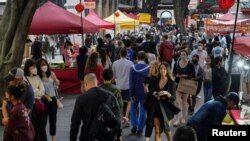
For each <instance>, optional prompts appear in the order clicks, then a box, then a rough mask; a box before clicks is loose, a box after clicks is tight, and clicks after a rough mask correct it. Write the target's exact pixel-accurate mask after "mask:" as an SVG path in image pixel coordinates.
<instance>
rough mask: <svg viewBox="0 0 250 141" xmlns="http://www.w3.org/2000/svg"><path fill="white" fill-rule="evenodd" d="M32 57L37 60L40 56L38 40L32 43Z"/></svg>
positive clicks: (40, 44)
mask: <svg viewBox="0 0 250 141" xmlns="http://www.w3.org/2000/svg"><path fill="white" fill-rule="evenodd" d="M32 54H33V56H32V59H34V60H35V61H37V60H39V59H40V58H42V43H41V42H39V41H35V42H34V44H33V50H32Z"/></svg>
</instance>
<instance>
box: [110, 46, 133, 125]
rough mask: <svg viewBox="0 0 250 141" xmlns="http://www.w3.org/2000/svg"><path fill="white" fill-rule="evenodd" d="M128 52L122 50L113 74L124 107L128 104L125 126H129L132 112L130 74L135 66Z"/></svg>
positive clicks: (114, 64)
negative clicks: (129, 58)
mask: <svg viewBox="0 0 250 141" xmlns="http://www.w3.org/2000/svg"><path fill="white" fill-rule="evenodd" d="M127 55H128V51H127V49H126V48H122V49H121V51H120V57H121V59H119V60H117V61H115V62H114V63H113V67H112V70H113V73H114V78H115V82H116V86H117V88H118V89H120V90H121V95H122V99H123V102H124V105H125V104H126V105H127V107H126V112H125V115H124V117H123V119H124V120H125V124H127V125H129V124H128V120H129V119H128V117H129V112H130V95H129V73H130V69H131V67H132V66H133V65H134V63H133V62H131V61H129V60H128V59H127Z"/></svg>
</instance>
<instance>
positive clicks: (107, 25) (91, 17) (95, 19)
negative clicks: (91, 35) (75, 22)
mask: <svg viewBox="0 0 250 141" xmlns="http://www.w3.org/2000/svg"><path fill="white" fill-rule="evenodd" d="M84 19H86V20H87V21H89V22H91V23H92V24H94V25H96V26H97V27H98V29H114V27H115V25H114V24H113V23H111V22H108V21H105V20H103V19H102V18H100V17H99V16H98V15H97V14H96V13H95V12H94V11H93V10H91V11H90V12H89V14H88V15H87V16H86V17H85V18H84Z"/></svg>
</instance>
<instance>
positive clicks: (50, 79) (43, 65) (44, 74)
mask: <svg viewBox="0 0 250 141" xmlns="http://www.w3.org/2000/svg"><path fill="white" fill-rule="evenodd" d="M37 72H38V75H39V76H40V78H41V79H42V82H43V85H44V88H45V95H46V96H49V97H50V98H51V100H52V101H49V100H48V99H45V100H44V103H45V105H46V107H47V114H46V119H45V124H46V123H47V118H48V117H49V129H50V130H49V131H50V135H51V141H55V135H56V119H57V102H56V99H57V95H56V88H55V87H58V86H59V83H60V82H59V80H58V79H57V78H56V75H55V74H54V73H53V72H51V69H50V67H49V64H48V62H47V61H46V60H45V59H40V60H39V61H38V62H37Z"/></svg>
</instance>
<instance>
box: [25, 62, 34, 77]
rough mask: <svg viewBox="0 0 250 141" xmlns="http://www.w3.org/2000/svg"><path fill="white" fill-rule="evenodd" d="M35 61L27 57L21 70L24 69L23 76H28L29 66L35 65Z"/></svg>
mask: <svg viewBox="0 0 250 141" xmlns="http://www.w3.org/2000/svg"><path fill="white" fill-rule="evenodd" d="M35 65H36V63H35V61H34V60H32V59H28V60H26V62H25V64H24V68H23V71H24V76H30V75H31V73H30V67H31V66H35Z"/></svg>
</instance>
